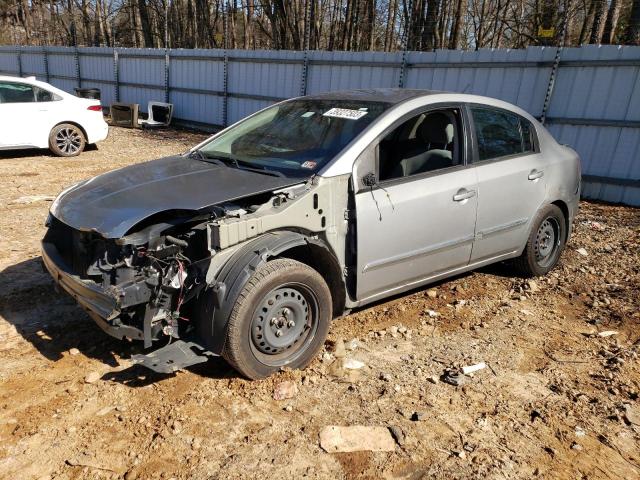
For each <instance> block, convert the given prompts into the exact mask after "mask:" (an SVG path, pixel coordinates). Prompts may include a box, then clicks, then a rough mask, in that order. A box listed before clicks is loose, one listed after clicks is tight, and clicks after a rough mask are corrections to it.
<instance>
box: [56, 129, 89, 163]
mask: <svg viewBox="0 0 640 480" xmlns="http://www.w3.org/2000/svg"><path fill="white" fill-rule="evenodd" d="M86 143H87V140H86V138H85V137H84V133H83V132H82V130H81V129H80V128H79V127H77V126H76V125H73V124H71V123H61V124H60V125H56V126H55V127H53V129H52V130H51V133H50V134H49V149H50V150H51V152H53V154H54V155H57V156H59V157H75V156H76V155H80V153H81V152H82V151H83V150H84V147H85V145H86Z"/></svg>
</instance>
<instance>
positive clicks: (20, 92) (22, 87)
mask: <svg viewBox="0 0 640 480" xmlns="http://www.w3.org/2000/svg"><path fill="white" fill-rule="evenodd" d="M35 101H36V97H35V94H34V91H33V86H31V85H26V84H24V83H13V82H0V103H31V102H35Z"/></svg>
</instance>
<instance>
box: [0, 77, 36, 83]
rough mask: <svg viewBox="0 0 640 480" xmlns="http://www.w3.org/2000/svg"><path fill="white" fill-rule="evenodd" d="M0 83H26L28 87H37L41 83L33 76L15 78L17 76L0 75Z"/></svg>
mask: <svg viewBox="0 0 640 480" xmlns="http://www.w3.org/2000/svg"><path fill="white" fill-rule="evenodd" d="M0 81H3V82H20V83H28V84H30V85H37V84H39V83H42V82H39V81H38V80H37V79H36V77H34V76H29V77H17V76H10V75H0Z"/></svg>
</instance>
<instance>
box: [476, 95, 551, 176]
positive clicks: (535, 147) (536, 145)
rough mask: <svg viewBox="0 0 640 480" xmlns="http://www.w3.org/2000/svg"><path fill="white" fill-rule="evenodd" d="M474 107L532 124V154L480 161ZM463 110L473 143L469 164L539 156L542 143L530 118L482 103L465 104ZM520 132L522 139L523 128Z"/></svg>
mask: <svg viewBox="0 0 640 480" xmlns="http://www.w3.org/2000/svg"><path fill="white" fill-rule="evenodd" d="M474 107H478V108H484V109H485V110H497V111H499V112H504V113H508V114H509V115H515V116H517V117H518V118H520V119H522V120H525V121H527V122H529V123H530V124H531V127H532V130H531V132H532V134H533V138H532V139H531V142H532V146H533V151H532V152H526V153H524V152H521V153H513V154H511V155H503V156H502V157H496V158H490V159H488V160H480V150H479V149H478V135H477V133H476V132H477V130H476V124H475V122H474V121H473V113H472V112H471V109H472V108H474ZM463 108H464V110H465V117H466V119H467V123H468V124H469V140H470V143H471V147H472V148H471V152H470V153H471V154H470V156H469V159H470V160H471V161H470V162H469V163H470V164H471V165H474V166H480V165H486V164H488V163H495V162H502V161H504V160H510V159H512V158H519V157H526V156H528V155H537V154H538V153H540V142H539V140H538V130H537V129H536V126H535V125H534V124H533V122H531V121H530V120H529V119H528V118H525V117H523V116H522V115H520V114H519V113H517V112H514V111H512V110H507V109H506V108H500V107H494V106H493V105H484V104H482V103H469V102H464V103H463ZM518 128H519V130H520V136H521V137H522V126H519V127H518Z"/></svg>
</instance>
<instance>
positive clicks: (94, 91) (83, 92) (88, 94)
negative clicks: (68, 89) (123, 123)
mask: <svg viewBox="0 0 640 480" xmlns="http://www.w3.org/2000/svg"><path fill="white" fill-rule="evenodd" d="M75 91H76V97H80V98H91V99H93V100H100V89H99V88H76V89H75Z"/></svg>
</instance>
